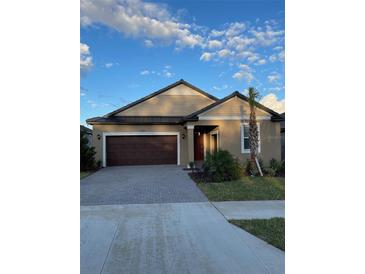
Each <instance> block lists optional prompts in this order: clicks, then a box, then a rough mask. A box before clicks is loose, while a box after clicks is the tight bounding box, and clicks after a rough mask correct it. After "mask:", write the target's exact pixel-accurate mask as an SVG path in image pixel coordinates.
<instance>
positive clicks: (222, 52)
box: [218, 49, 231, 57]
mask: <svg viewBox="0 0 365 274" xmlns="http://www.w3.org/2000/svg"><path fill="white" fill-rule="evenodd" d="M218 55H219V57H227V56H229V55H231V52H230V51H229V50H228V49H222V50H220V51H218Z"/></svg>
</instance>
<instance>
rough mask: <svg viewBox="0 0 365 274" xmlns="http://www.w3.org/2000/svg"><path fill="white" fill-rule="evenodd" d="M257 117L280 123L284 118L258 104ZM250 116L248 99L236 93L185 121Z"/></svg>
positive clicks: (189, 116)
mask: <svg viewBox="0 0 365 274" xmlns="http://www.w3.org/2000/svg"><path fill="white" fill-rule="evenodd" d="M256 107H257V110H256V114H257V116H260V115H262V116H271V120H273V121H280V120H281V119H282V117H281V116H280V114H278V113H276V112H275V111H273V110H271V109H269V108H267V107H265V106H264V105H261V104H260V103H258V102H256ZM249 114H250V110H249V104H248V98H247V97H246V96H244V95H243V94H241V93H239V92H238V91H235V92H233V93H231V94H230V95H228V96H226V97H224V98H223V99H221V100H219V101H216V102H215V103H213V104H211V105H209V106H207V107H205V108H203V109H201V110H199V111H196V112H194V113H192V114H190V115H188V116H187V117H186V118H185V120H196V119H198V118H200V117H205V116H208V115H212V116H215V117H219V116H222V117H227V116H246V115H249Z"/></svg>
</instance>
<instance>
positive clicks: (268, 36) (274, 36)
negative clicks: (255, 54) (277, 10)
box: [250, 25, 284, 46]
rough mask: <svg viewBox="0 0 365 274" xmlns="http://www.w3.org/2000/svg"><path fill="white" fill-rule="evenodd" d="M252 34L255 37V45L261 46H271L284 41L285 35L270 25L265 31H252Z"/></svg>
mask: <svg viewBox="0 0 365 274" xmlns="http://www.w3.org/2000/svg"><path fill="white" fill-rule="evenodd" d="M250 33H251V34H252V35H253V36H254V37H255V39H256V41H255V43H256V44H258V45H261V46H270V45H272V44H274V43H276V42H278V41H279V40H280V39H282V37H283V35H284V31H283V30H278V31H274V30H273V28H272V27H271V26H270V25H266V30H265V31H262V30H261V31H260V30H259V29H257V30H256V29H252V30H250Z"/></svg>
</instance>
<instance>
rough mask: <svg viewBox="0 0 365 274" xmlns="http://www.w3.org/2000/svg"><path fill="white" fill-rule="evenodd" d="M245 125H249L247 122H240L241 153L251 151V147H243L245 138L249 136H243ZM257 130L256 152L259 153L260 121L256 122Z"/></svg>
mask: <svg viewBox="0 0 365 274" xmlns="http://www.w3.org/2000/svg"><path fill="white" fill-rule="evenodd" d="M245 126H248V127H249V126H250V125H249V123H247V122H244V123H241V153H242V154H248V153H251V149H245V139H248V138H249V136H244V135H245V130H244V127H245ZM257 132H258V137H259V138H258V139H259V142H258V153H261V130H260V123H257Z"/></svg>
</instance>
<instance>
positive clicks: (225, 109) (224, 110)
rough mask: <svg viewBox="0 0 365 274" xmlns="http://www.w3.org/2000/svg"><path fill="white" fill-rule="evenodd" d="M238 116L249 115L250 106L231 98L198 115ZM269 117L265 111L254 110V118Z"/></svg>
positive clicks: (238, 99)
mask: <svg viewBox="0 0 365 274" xmlns="http://www.w3.org/2000/svg"><path fill="white" fill-rule="evenodd" d="M240 115H250V106H249V104H248V103H247V102H246V101H244V100H242V99H240V98H238V97H233V98H232V99H230V100H228V101H226V102H224V103H222V104H220V105H218V106H217V107H215V108H213V109H212V110H210V111H208V112H206V113H204V114H202V115H199V116H200V117H204V116H240ZM267 115H270V114H268V113H267V112H266V111H263V110H261V109H258V108H256V116H267Z"/></svg>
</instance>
